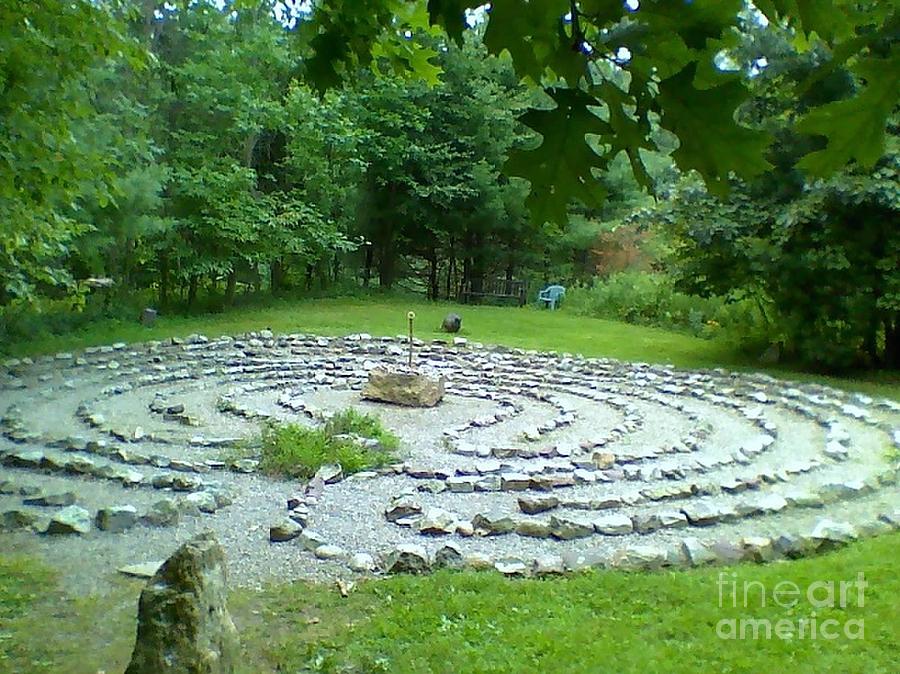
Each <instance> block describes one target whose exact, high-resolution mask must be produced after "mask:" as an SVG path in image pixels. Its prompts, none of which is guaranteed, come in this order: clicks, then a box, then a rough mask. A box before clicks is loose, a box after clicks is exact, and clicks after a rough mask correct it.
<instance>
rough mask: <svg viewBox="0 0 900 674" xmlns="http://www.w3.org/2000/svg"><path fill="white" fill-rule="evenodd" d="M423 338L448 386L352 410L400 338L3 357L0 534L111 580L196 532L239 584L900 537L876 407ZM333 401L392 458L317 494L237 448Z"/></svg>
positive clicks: (200, 339) (897, 416) (700, 374)
mask: <svg viewBox="0 0 900 674" xmlns="http://www.w3.org/2000/svg"><path fill="white" fill-rule="evenodd" d="M415 346H416V348H415V358H416V363H417V365H418V366H420V367H424V368H429V369H431V370H433V371H435V372H437V373H440V374H442V375H443V376H444V377H445V378H446V382H447V384H446V387H447V395H446V397H445V398H444V401H443V402H442V403H441V404H440V405H438V406H437V407H434V408H429V409H411V408H401V407H395V406H391V405H383V404H376V403H368V402H363V401H361V400H360V395H359V391H360V390H361V389H362V387H363V385H364V383H365V381H366V378H367V372H368V371H369V370H371V369H372V368H374V367H377V366H381V365H392V364H395V363H398V362H402V361H403V360H404V354H405V353H406V345H405V338H399V337H398V338H373V337H371V336H369V335H351V336H348V337H344V338H322V337H312V336H307V335H284V336H275V335H273V334H272V333H271V332H269V331H265V330H264V331H261V332H258V333H251V334H247V335H240V336H237V337H220V338H216V339H209V338H207V337H204V336H202V335H194V336H192V337H189V338H187V339H185V340H180V339H172V340H169V341H167V342H164V343H162V342H151V343H146V344H136V345H125V344H114V345H112V346H105V347H97V348H90V349H85V350H84V351H83V352H79V353H60V354H57V355H56V356H51V357H44V358H41V359H38V360H37V361H36V362H32V361H31V360H29V359H24V360H12V361H8V362H6V363H5V367H3V368H2V369H0V403H2V407H0V411H2V412H3V419H2V436H3V437H2V439H0V462H2V466H3V468H2V471H0V517H2V521H0V525H2V528H3V530H4V533H3V534H2V535H0V545H2V546H3V547H6V548H12V547H14V546H16V545H18V544H19V543H22V544H26V545H28V546H31V548H35V547H36V548H37V549H39V550H40V551H42V552H44V553H45V554H46V555H48V556H49V557H51V558H55V559H56V560H57V561H58V562H59V563H61V564H63V565H64V566H77V567H81V566H89V567H91V568H93V569H94V570H97V569H100V570H111V569H114V568H118V567H120V566H125V565H128V564H136V563H141V562H151V561H153V560H157V561H158V560H160V559H163V558H165V556H167V555H168V554H170V553H171V552H172V551H173V550H174V549H175V547H177V545H178V544H179V543H180V542H182V541H184V540H187V539H188V538H189V537H191V536H192V535H193V534H195V533H197V532H198V531H201V530H206V529H211V530H213V531H214V532H215V533H216V535H217V536H218V538H219V540H220V541H221V542H222V544H223V546H224V547H225V549H226V553H227V555H228V559H229V566H230V568H231V576H232V579H233V581H234V582H236V583H238V584H248V583H258V582H262V581H264V580H269V579H274V578H304V577H305V578H334V577H340V576H342V575H348V574H351V573H367V572H374V573H381V572H399V571H413V572H422V571H427V570H429V569H432V568H438V567H442V566H450V567H453V566H469V567H474V568H490V567H494V568H496V569H497V570H498V571H500V572H502V573H506V574H515V575H529V574H536V575H542V574H549V573H558V572H562V571H565V570H573V569H579V568H583V567H586V566H619V567H625V568H657V567H661V566H667V565H699V564H704V563H714V562H728V561H734V560H741V559H744V560H754V561H764V560H769V559H774V558H779V557H789V558H790V557H797V556H801V555H805V554H810V553H813V552H816V551H819V550H823V549H828V548H831V547H834V546H836V545H840V544H843V543H846V542H847V541H849V540H853V539H856V538H858V537H862V536H867V535H875V534H878V533H881V532H884V531H889V530H891V529H894V528H897V527H898V524H900V495H898V490H897V488H896V479H897V473H898V468H900V462H898V458H897V457H898V451H897V450H898V447H900V428H898V427H900V405H898V404H897V403H895V402H893V401H889V400H874V399H871V398H869V397H866V396H863V395H859V394H849V393H845V392H842V391H837V390H834V389H830V388H827V387H823V386H820V385H811V384H793V383H785V382H781V381H777V380H775V379H773V378H771V377H768V376H764V375H760V374H751V375H738V374H732V373H728V372H726V371H724V370H713V371H697V372H690V371H680V370H677V369H674V368H671V367H666V366H656V365H647V364H642V363H621V362H617V361H612V360H607V359H587V358H581V357H576V356H571V355H568V354H548V353H537V352H532V351H522V350H519V349H509V348H502V347H485V346H481V345H478V344H469V343H467V342H466V340H465V339H461V338H456V339H455V340H454V341H453V343H452V344H446V343H444V342H433V343H429V344H425V343H421V342H418V341H417V342H415ZM348 406H354V407H357V408H358V409H360V410H363V411H367V412H374V413H375V414H377V415H378V416H379V417H380V418H381V419H382V422H383V423H384V424H385V426H387V427H388V428H390V429H392V430H393V431H395V432H396V433H397V434H398V435H399V437H400V438H401V451H400V454H399V456H398V459H397V460H398V463H397V464H396V465H392V466H390V467H389V468H387V469H383V470H379V471H377V472H365V473H358V474H356V475H352V476H348V477H346V478H344V476H342V475H341V474H339V473H336V472H331V473H329V474H328V475H324V476H323V477H324V478H327V479H326V482H327V484H324V485H318V486H313V487H310V486H307V485H304V484H302V483H300V482H295V481H282V480H277V479H272V478H267V477H265V476H263V475H260V474H259V473H257V472H256V461H254V460H253V459H247V458H244V459H235V458H234V457H235V456H236V454H235V450H234V445H235V443H236V442H238V441H239V440H240V439H241V438H246V437H249V436H252V435H254V434H256V433H257V432H258V430H259V426H260V423H261V421H262V420H264V419H269V418H275V419H278V420H282V421H295V422H301V423H305V424H310V425H312V424H317V423H321V422H322V419H324V418H326V417H327V415H328V414H329V413H330V412H334V411H337V410H339V409H343V408H346V407H348ZM316 482H318V481H316ZM54 534H55V535H54ZM65 534H68V535H65Z"/></svg>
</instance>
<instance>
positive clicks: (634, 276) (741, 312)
mask: <svg viewBox="0 0 900 674" xmlns="http://www.w3.org/2000/svg"><path fill="white" fill-rule="evenodd" d="M566 300H567V304H568V305H569V307H570V308H571V309H572V310H573V311H575V312H577V313H579V314H582V315H586V316H594V317H596V318H608V319H612V320H617V321H624V322H626V323H634V324H637V325H652V326H656V327H661V328H667V329H674V330H682V331H685V332H688V333H690V334H692V335H694V336H696V337H703V338H705V339H711V338H725V337H727V338H729V339H732V340H734V341H735V342H736V343H737V344H738V345H739V346H740V347H741V348H744V349H747V350H750V351H754V350H759V351H761V350H762V348H765V345H766V344H767V334H766V330H765V327H766V326H765V322H764V319H763V317H762V316H761V315H760V313H759V311H758V309H757V307H756V305H755V304H754V303H753V302H751V301H749V300H742V301H728V300H727V299H726V298H724V297H719V296H711V297H701V296H698V295H690V294H688V293H684V292H679V291H678V290H677V289H676V287H675V282H674V280H673V279H671V278H669V277H667V276H665V275H662V274H658V273H657V274H653V273H645V272H636V271H632V272H620V273H617V274H613V275H611V276H610V277H609V278H606V279H604V280H603V281H598V282H597V283H596V284H595V285H594V286H593V287H581V288H573V289H572V290H571V291H568V292H567V294H566ZM757 353H758V351H757Z"/></svg>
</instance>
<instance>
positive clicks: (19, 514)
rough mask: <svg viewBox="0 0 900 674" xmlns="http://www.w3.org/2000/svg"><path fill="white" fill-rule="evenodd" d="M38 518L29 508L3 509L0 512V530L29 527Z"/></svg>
mask: <svg viewBox="0 0 900 674" xmlns="http://www.w3.org/2000/svg"><path fill="white" fill-rule="evenodd" d="M38 519H39V516H38V514H37V513H35V512H32V511H30V510H21V509H14V510H4V511H3V512H2V513H0V531H16V530H17V529H29V528H31V527H33V526H34V525H35V524H36V523H37V522H38Z"/></svg>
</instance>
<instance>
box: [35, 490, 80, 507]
mask: <svg viewBox="0 0 900 674" xmlns="http://www.w3.org/2000/svg"><path fill="white" fill-rule="evenodd" d="M75 499H76V496H75V492H72V491H66V492H62V493H61V494H47V495H43V496H31V497H29V498H24V499H22V503H24V504H25V505H35V506H53V507H55V508H60V507H63V506H70V505H72V504H74V503H75Z"/></svg>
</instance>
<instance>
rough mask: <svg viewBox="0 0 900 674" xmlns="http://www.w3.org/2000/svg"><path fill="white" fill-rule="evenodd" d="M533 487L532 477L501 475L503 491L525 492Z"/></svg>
mask: <svg viewBox="0 0 900 674" xmlns="http://www.w3.org/2000/svg"><path fill="white" fill-rule="evenodd" d="M530 486H531V476H529V475H525V474H524V473H501V475H500V488H501V489H502V490H503V491H525V490H526V489H528V488H529V487H530Z"/></svg>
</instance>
